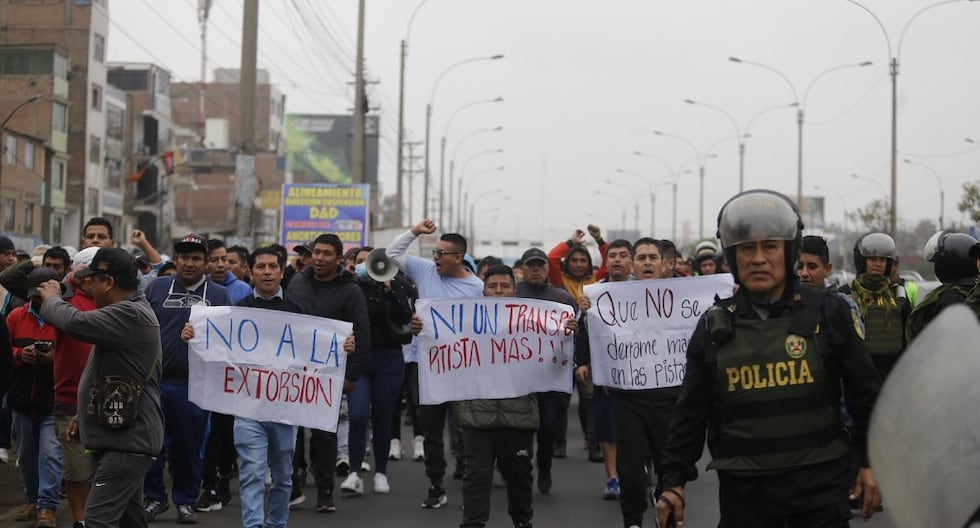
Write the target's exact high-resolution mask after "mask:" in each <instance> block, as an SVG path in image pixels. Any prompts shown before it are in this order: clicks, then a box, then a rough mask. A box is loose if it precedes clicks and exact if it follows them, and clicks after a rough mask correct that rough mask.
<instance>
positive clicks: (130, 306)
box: [41, 291, 163, 457]
mask: <svg viewBox="0 0 980 528" xmlns="http://www.w3.org/2000/svg"><path fill="white" fill-rule="evenodd" d="M41 317H42V318H43V319H44V320H45V321H47V322H48V323H50V324H52V325H54V326H55V327H57V328H58V329H60V330H62V331H64V332H65V333H67V334H69V335H71V336H72V337H75V338H77V339H80V340H82V341H87V342H89V343H93V344H94V345H95V348H93V349H92V353H91V354H90V355H89V358H88V363H86V365H85V370H84V371H83V372H82V379H81V381H80V382H79V384H78V424H79V427H80V430H81V438H82V444H83V445H84V446H85V448H86V449H89V450H91V451H96V452H98V451H118V452H124V453H138V454H143V455H147V456H151V457H155V456H157V455H159V454H160V450H161V449H162V448H163V410H162V409H161V407H160V371H161V370H162V366H161V364H160V361H161V356H162V351H161V347H160V323H158V322H157V318H156V315H154V314H153V309H151V308H150V303H148V302H147V301H146V297H144V296H143V294H142V293H140V292H138V291H134V292H132V293H130V294H129V295H128V296H127V297H126V298H125V299H123V300H121V301H119V302H116V303H113V304H110V305H109V306H104V307H102V308H98V309H96V310H92V311H88V312H80V311H78V310H77V309H75V307H74V306H72V305H71V304H69V303H67V302H65V301H64V300H63V299H59V298H54V297H52V298H49V299H48V300H46V301H45V302H44V303H43V304H41ZM151 372H152V375H151ZM110 375H123V376H128V377H130V378H132V379H134V380H137V381H139V382H140V383H142V385H143V394H142V396H141V397H140V402H139V416H138V417H137V419H136V423H135V424H133V426H132V427H130V428H127V429H110V428H108V427H105V426H104V425H102V424H101V423H100V422H99V420H98V418H97V417H96V416H95V415H93V414H89V413H88V412H87V409H88V404H89V402H90V401H91V399H92V395H91V389H92V386H93V385H95V384H96V383H98V381H99V380H101V379H102V378H104V377H105V376H110ZM144 382H145V383H144Z"/></svg>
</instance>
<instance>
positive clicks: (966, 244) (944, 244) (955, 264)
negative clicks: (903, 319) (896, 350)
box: [905, 231, 980, 341]
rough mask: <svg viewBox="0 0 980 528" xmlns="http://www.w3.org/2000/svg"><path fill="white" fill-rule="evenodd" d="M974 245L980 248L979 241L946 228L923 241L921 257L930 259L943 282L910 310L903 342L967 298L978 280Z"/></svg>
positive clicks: (913, 336) (937, 276) (937, 275)
mask: <svg viewBox="0 0 980 528" xmlns="http://www.w3.org/2000/svg"><path fill="white" fill-rule="evenodd" d="M974 247H977V248H978V249H980V244H978V243H977V241H976V239H974V238H973V237H971V236H970V235H967V234H965V233H951V232H948V231H940V232H938V233H936V234H935V235H933V236H932V237H931V238H930V239H929V241H928V242H926V245H925V249H924V251H923V253H924V255H923V256H924V257H925V259H926V260H927V261H929V262H932V266H933V270H934V271H935V272H936V278H938V279H939V281H940V282H942V285H941V286H939V287H938V288H936V289H935V290H932V291H931V292H929V294H928V295H926V296H925V297H924V298H923V299H922V301H920V302H919V304H918V305H916V307H915V308H914V309H913V310H912V314H911V315H909V320H908V324H907V325H906V327H905V338H906V341H912V339H913V338H915V336H917V335H919V332H921V331H922V329H923V328H925V326H926V325H927V324H929V322H930V321H932V320H933V319H935V317H936V316H937V315H939V313H940V312H942V311H943V310H945V309H946V308H947V307H949V306H950V305H953V304H957V303H961V302H964V301H965V300H966V297H967V295H969V293H970V289H971V288H973V285H974V284H975V283H976V281H977V259H976V257H971V256H970V253H971V251H974V252H975V251H976V250H975V249H974Z"/></svg>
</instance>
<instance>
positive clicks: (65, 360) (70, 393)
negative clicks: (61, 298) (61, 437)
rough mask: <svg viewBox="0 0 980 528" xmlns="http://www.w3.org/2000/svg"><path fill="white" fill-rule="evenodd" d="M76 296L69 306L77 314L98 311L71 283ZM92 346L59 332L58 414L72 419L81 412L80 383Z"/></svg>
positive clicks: (56, 351)
mask: <svg viewBox="0 0 980 528" xmlns="http://www.w3.org/2000/svg"><path fill="white" fill-rule="evenodd" d="M71 287H72V289H73V290H74V292H75V294H74V295H73V296H72V297H71V298H70V299H68V303H69V304H71V305H72V306H74V307H75V308H76V309H77V310H79V311H82V312H87V311H90V310H94V309H95V301H94V300H92V297H91V296H90V295H89V294H87V293H85V292H84V291H82V289H81V288H80V287H79V286H78V284H76V283H75V281H71ZM91 351H92V344H91V343H86V342H85V341H79V340H78V339H75V338H74V337H72V336H70V335H68V334H66V333H64V332H62V331H61V330H58V331H57V338H56V339H55V345H54V410H55V412H56V413H59V414H69V415H73V414H75V413H77V412H78V382H79V380H81V378H82V370H84V369H85V364H86V363H87V362H88V355H89V353H90V352H91Z"/></svg>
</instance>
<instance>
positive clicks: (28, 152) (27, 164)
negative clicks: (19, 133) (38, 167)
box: [24, 141, 34, 172]
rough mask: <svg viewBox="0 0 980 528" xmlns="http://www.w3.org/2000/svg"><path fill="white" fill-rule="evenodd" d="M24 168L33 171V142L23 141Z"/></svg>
mask: <svg viewBox="0 0 980 528" xmlns="http://www.w3.org/2000/svg"><path fill="white" fill-rule="evenodd" d="M24 168H26V169H27V170H29V171H31V172H34V143H31V142H30V141H25V142H24Z"/></svg>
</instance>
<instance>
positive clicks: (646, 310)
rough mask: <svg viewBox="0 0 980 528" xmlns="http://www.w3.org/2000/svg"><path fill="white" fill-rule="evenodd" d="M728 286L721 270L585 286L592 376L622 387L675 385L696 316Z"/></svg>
mask: <svg viewBox="0 0 980 528" xmlns="http://www.w3.org/2000/svg"><path fill="white" fill-rule="evenodd" d="M734 284H735V283H734V281H733V280H732V276H731V275H729V274H727V273H725V274H718V275H709V276H704V277H690V278H679V279H658V280H643V281H626V282H606V283H599V284H592V285H589V286H586V287H585V294H586V295H587V296H588V297H589V300H590V301H592V306H591V307H590V308H589V310H588V312H586V317H587V318H588V323H589V348H590V351H591V357H592V380H593V381H594V382H595V384H596V385H601V386H604V387H614V388H617V389H625V390H642V389H658V388H663V387H676V386H678V385H680V384H681V382H682V381H684V372H685V367H686V365H687V342H688V339H690V337H691V334H692V333H693V332H694V327H695V326H697V323H698V319H700V317H701V314H703V313H704V312H705V311H707V309H708V308H710V307H711V305H713V304H714V298H715V294H718V295H719V296H721V297H729V296H731V294H732V287H733V286H734Z"/></svg>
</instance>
